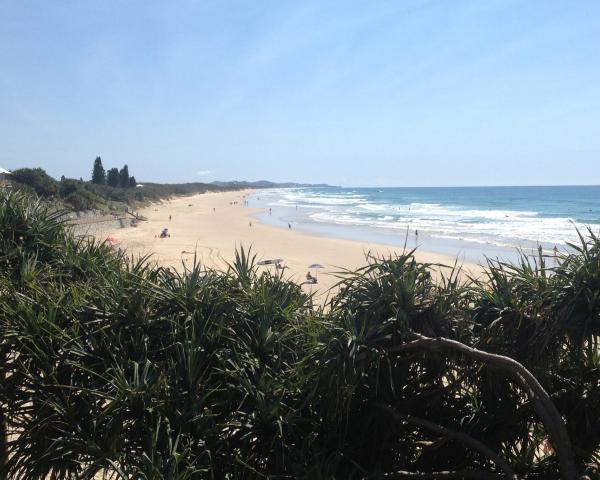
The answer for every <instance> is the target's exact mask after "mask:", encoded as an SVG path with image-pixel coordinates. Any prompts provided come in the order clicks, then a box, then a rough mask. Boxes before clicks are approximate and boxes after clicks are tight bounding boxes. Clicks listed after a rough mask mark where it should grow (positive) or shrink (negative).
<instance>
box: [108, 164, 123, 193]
mask: <svg viewBox="0 0 600 480" xmlns="http://www.w3.org/2000/svg"><path fill="white" fill-rule="evenodd" d="M106 185H108V186H109V187H113V188H117V187H120V186H121V176H120V175H119V169H118V168H110V169H109V170H108V172H106Z"/></svg>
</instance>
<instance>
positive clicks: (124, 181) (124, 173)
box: [119, 165, 129, 188]
mask: <svg viewBox="0 0 600 480" xmlns="http://www.w3.org/2000/svg"><path fill="white" fill-rule="evenodd" d="M119 186H120V187H122V188H129V167H127V165H124V166H123V168H122V169H121V170H120V171H119Z"/></svg>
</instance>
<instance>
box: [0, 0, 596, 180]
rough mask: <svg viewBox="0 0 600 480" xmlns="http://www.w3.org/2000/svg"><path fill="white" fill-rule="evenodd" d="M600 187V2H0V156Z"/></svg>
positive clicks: (293, 176)
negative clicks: (599, 185)
mask: <svg viewBox="0 0 600 480" xmlns="http://www.w3.org/2000/svg"><path fill="white" fill-rule="evenodd" d="M97 155H101V156H102V159H103V162H104V165H105V167H111V166H121V165H122V164H124V163H127V164H128V165H129V170H130V172H131V173H132V174H134V175H135V176H136V177H137V178H138V180H142V181H143V180H145V181H163V182H184V181H211V180H215V179H223V180H225V179H248V180H257V179H272V180H278V181H283V180H292V181H307V182H329V183H334V184H343V185H351V186H362V185H382V186H429V185H517V184H525V185H527V184H600V2H599V1H597V0H589V1H586V0H578V1H575V2H573V1H553V0H544V1H535V0H528V1H508V0H485V1H483V0H482V1H461V0H456V1H446V0H438V1H435V0H434V1H409V0H406V1H400V0H397V1H376V2H364V1H361V2H358V1H357V2H351V1H339V2H337V1H322V0H321V1H307V2H298V1H268V2H267V1H258V0H253V1H247V2H241V1H214V2H212V1H175V0H174V1H162V0H161V1H150V0H139V1H138V0H130V1H125V2H123V1H119V2H118V1H107V0H101V1H92V0H89V1H88V0H69V1H66V0H53V1H46V0H38V1H30V0H18V1H16V0H0V166H3V167H5V168H17V167H20V166H41V167H43V168H45V169H46V170H47V171H48V172H49V173H50V174H52V175H54V176H56V177H58V176H60V175H61V174H65V175H66V176H68V177H84V178H88V177H89V175H90V171H91V165H92V162H93V159H94V158H95V157H96V156H97Z"/></svg>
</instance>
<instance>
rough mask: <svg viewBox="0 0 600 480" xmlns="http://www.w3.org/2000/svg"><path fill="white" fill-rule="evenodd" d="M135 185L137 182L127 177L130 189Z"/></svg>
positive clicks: (133, 178)
mask: <svg viewBox="0 0 600 480" xmlns="http://www.w3.org/2000/svg"><path fill="white" fill-rule="evenodd" d="M136 185H137V182H136V181H135V177H133V176H132V177H129V186H130V187H135V186H136Z"/></svg>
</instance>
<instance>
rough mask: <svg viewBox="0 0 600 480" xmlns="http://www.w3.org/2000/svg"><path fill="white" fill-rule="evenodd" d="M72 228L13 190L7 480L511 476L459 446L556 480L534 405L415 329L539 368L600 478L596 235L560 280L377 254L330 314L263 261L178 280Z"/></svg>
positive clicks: (238, 261)
mask: <svg viewBox="0 0 600 480" xmlns="http://www.w3.org/2000/svg"><path fill="white" fill-rule="evenodd" d="M67 185H71V183H69V182H67ZM67 185H65V188H66V189H71V187H68V186H67ZM103 188H108V187H103ZM74 193H77V190H71V191H69V193H68V194H69V195H71V194H74ZM62 218H63V216H62V212H56V211H53V210H52V209H51V208H50V207H49V206H48V205H47V204H45V203H43V202H41V201H39V200H34V199H32V198H31V197H28V196H25V195H23V194H20V193H12V194H8V195H5V196H3V197H0V222H1V224H2V225H3V228H2V229H1V230H0V293H1V295H0V378H2V379H3V380H2V382H0V427H1V428H0V459H2V458H3V459H4V460H5V463H4V464H3V465H2V464H0V478H11V479H12V478H14V479H30V478H61V479H62V478H65V479H68V478H73V479H75V478H77V479H80V478H92V477H93V476H94V475H96V474H99V473H104V474H106V475H113V478H122V479H125V478H140V479H144V478H148V479H157V480H158V479H179V480H183V479H204V478H215V479H217V478H219V479H220V478H235V479H254V478H273V479H275V478H310V479H313V478H317V479H318V478H323V479H333V478H339V479H353V478H356V479H358V478H370V479H371V478H372V479H376V478H387V477H389V478H436V476H438V475H437V474H436V473H435V472H454V475H455V477H454V478H461V474H460V472H469V473H468V475H470V477H468V478H488V477H489V475H497V477H494V478H506V476H505V475H504V474H501V472H500V470H499V467H498V464H497V463H496V462H495V461H494V460H493V459H491V458H490V456H488V455H486V454H484V453H482V451H481V450H478V449H476V448H473V447H472V444H470V443H469V442H466V441H465V440H464V438H465V437H468V438H470V439H475V440H476V441H478V442H481V443H482V444H483V445H485V446H487V448H488V449H490V450H491V451H493V452H496V454H497V455H499V456H500V457H502V458H504V459H505V460H506V462H507V463H508V464H509V465H510V468H511V469H513V470H514V471H515V472H516V474H517V475H518V476H519V478H527V479H558V478H559V473H558V463H557V458H556V455H555V452H554V450H553V449H552V447H551V445H550V444H549V440H548V434H547V432H546V430H545V428H544V424H543V423H542V422H541V420H540V418H538V416H537V414H536V410H535V409H534V407H533V405H532V402H531V397H530V396H529V395H528V394H527V392H525V391H524V390H523V389H522V387H521V386H520V385H519V384H518V383H515V382H514V381H513V380H512V379H511V378H509V377H507V375H506V374H505V373H502V372H500V371H498V370H495V369H492V368H490V367H489V366H487V365H486V364H485V363H481V362H478V361H474V360H471V359H469V358H467V357H466V356H464V355H462V354H460V353H447V352H446V353H444V352H442V351H430V350H424V349H420V348H412V349H403V347H405V346H407V345H409V344H410V343H411V342H412V339H413V338H415V335H418V334H423V335H427V336H430V337H444V338H450V339H453V340H457V341H460V342H462V344H464V345H469V346H473V347H477V348H479V349H481V350H486V351H490V352H496V353H502V354H504V355H508V356H510V357H512V358H515V359H517V360H519V361H521V362H522V363H523V364H525V365H527V367H528V368H529V369H530V371H532V372H534V373H535V374H536V375H537V377H538V379H539V380H540V382H541V383H542V385H543V386H544V388H545V389H546V390H547V391H548V393H549V394H550V395H551V397H552V399H553V400H554V402H555V404H556V406H557V408H558V409H559V410H560V414H561V415H562V416H563V417H564V418H565V419H566V423H567V427H568V429H569V435H570V437H571V440H572V442H573V444H574V446H575V452H576V457H577V458H576V460H577V463H578V466H579V468H580V470H581V471H582V472H583V471H584V470H585V469H587V471H588V474H590V475H591V476H592V478H598V477H597V476H596V477H593V475H594V473H593V467H592V466H591V464H593V463H595V462H596V463H597V462H598V451H599V447H600V433H599V432H600V424H599V420H598V418H599V417H598V414H597V412H598V411H599V410H600V355H599V354H598V334H599V327H598V326H599V325H600V318H599V311H600V305H599V302H598V298H599V293H598V292H599V291H600V240H599V239H598V238H596V237H594V236H591V235H590V236H588V237H585V238H584V237H582V240H581V244H580V245H577V246H576V249H575V250H574V252H573V253H572V254H569V255H564V256H563V257H562V258H561V259H560V261H559V265H558V266H557V267H556V268H552V269H551V268H548V267H547V266H546V264H545V259H544V257H543V256H542V255H540V258H539V259H537V260H531V259H526V258H524V259H523V261H522V262H521V263H520V264H518V265H506V264H499V263H495V262H491V263H490V265H489V268H488V271H487V275H488V278H487V279H483V280H478V281H471V282H465V281H459V275H460V272H459V270H458V269H456V270H452V269H448V270H446V274H445V276H443V277H442V278H441V279H437V280H436V279H434V278H433V277H432V275H431V269H430V266H429V265H423V264H419V263H418V262H416V261H415V259H414V257H413V255H412V252H405V253H404V254H403V255H399V256H396V257H390V258H375V257H369V259H368V265H367V266H365V267H364V268H362V269H359V270H358V271H356V272H345V273H343V274H340V277H341V278H340V284H339V286H338V288H337V290H336V293H335V294H332V297H331V300H330V301H329V303H328V304H327V305H326V306H325V307H323V308H321V307H315V306H314V305H313V301H312V298H311V297H310V296H309V295H307V294H305V293H304V292H303V291H302V290H301V289H300V287H299V286H298V285H296V284H295V283H293V282H290V281H287V280H286V279H285V278H283V277H282V274H271V273H269V272H265V271H260V270H259V269H258V267H257V266H256V264H255V262H254V258H255V257H254V255H253V254H252V253H251V252H250V251H247V250H244V249H240V250H239V251H238V252H237V254H236V258H235V260H234V262H233V263H232V264H231V265H230V266H229V268H228V269H227V270H226V271H215V270H211V269H206V268H203V267H202V265H200V264H198V263H197V262H194V263H193V264H192V265H191V266H190V267H185V266H184V267H183V270H182V271H181V272H176V271H174V270H172V269H166V268H160V267H156V266H154V265H153V264H151V263H149V262H148V261H147V259H145V258H140V259H134V258H126V257H123V256H121V255H118V254H117V253H116V252H113V251H112V250H111V249H110V248H109V247H108V246H107V245H105V244H100V243H98V242H95V241H93V240H89V239H88V240H86V239H78V238H75V237H74V236H73V235H72V233H71V232H70V231H69V230H68V229H67V228H66V227H65V225H64V224H63V223H62V222H63V221H62ZM3 431H4V433H5V435H4V436H1V434H2V432H3ZM453 432H459V433H460V434H461V435H463V437H461V436H460V435H455V434H454V433H453ZM7 439H9V441H8V442H6V441H5V440H7ZM461 439H462V440H461ZM3 440H4V441H5V443H2V441H3ZM3 449H4V451H3ZM401 472H404V473H401ZM410 475H412V477H411V476H410ZM419 475H420V476H419ZM426 475H429V477H427V476H426ZM466 475H467V473H465V478H467V477H466ZM486 475H487V477H486ZM439 478H444V477H442V476H441V474H439Z"/></svg>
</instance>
